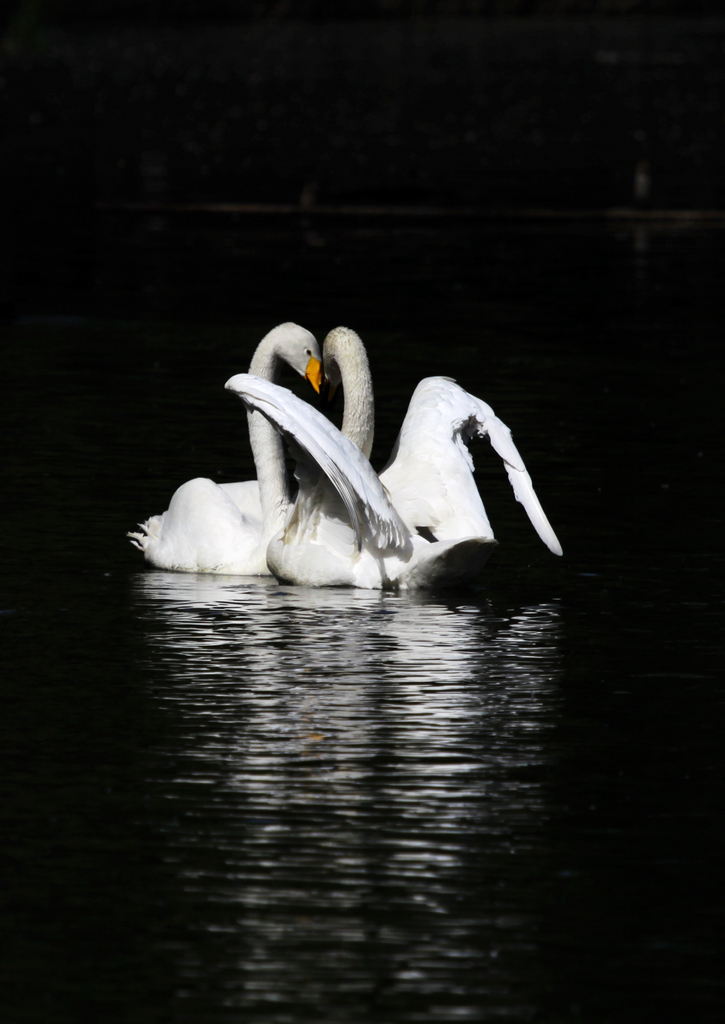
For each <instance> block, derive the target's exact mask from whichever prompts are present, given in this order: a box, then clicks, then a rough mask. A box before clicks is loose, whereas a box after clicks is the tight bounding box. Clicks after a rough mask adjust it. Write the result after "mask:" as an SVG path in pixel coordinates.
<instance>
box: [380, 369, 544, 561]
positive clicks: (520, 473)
mask: <svg viewBox="0 0 725 1024" xmlns="http://www.w3.org/2000/svg"><path fill="white" fill-rule="evenodd" d="M476 436H479V437H482V436H487V437H488V438H489V440H490V442H491V445H492V446H493V448H494V450H495V451H496V452H497V453H498V454H499V455H500V456H501V458H502V459H503V461H504V465H505V467H506V472H507V474H508V477H509V480H510V482H511V485H512V487H513V490H514V495H515V496H516V498H517V500H518V501H520V502H521V504H522V505H523V506H524V509H525V510H526V513H527V515H528V516H529V519H530V520H531V522H532V524H533V526H534V529H535V530H536V532H537V533H538V534H539V536H540V537H541V539H542V540H543V542H544V543H545V544H546V546H547V547H548V548H549V549H550V550H551V551H553V552H554V554H557V555H560V554H561V553H562V550H561V545H560V544H559V541H558V540H557V537H556V534H555V533H554V531H553V529H552V528H551V525H550V523H549V520H548V519H547V518H546V515H545V513H544V510H543V509H542V507H541V503H540V502H539V499H538V498H537V497H536V493H535V491H534V488H533V485H532V483H531V477H530V476H529V474H528V473H527V471H526V467H525V465H524V462H523V459H522V458H521V455H520V454H519V452H518V449H517V448H516V445H515V444H514V442H513V440H512V438H511V431H510V430H509V428H508V427H507V426H506V424H505V423H503V422H502V421H501V420H500V419H499V418H498V417H497V416H496V414H495V413H494V411H493V409H492V408H491V407H490V406H489V405H487V403H486V402H483V401H481V399H479V398H476V397H475V396H474V395H470V394H469V393H468V392H467V391H464V390H463V388H461V387H459V385H458V384H456V383H455V381H453V380H451V379H450V378H448V377H426V378H425V379H424V380H422V381H421V382H420V383H419V384H418V386H417V388H416V389H415V391H414V393H413V397H412V398H411V400H410V405H409V406H408V412H407V414H406V417H405V420H404V421H403V425H402V427H401V430H400V434H399V436H398V439H397V441H396V443H395V447H394V449H393V454H392V455H391V458H390V462H389V463H388V465H387V466H386V467H385V469H384V470H383V472H382V473H381V474H380V477H381V479H382V481H383V483H384V484H385V486H386V487H387V489H388V491H389V492H390V496H391V500H392V501H393V503H394V504H395V507H396V508H397V509H398V510H399V511H400V512H401V514H402V516H403V518H404V519H405V520H406V521H407V522H408V523H409V524H411V525H415V526H417V527H421V526H427V527H430V529H431V530H432V532H433V533H434V534H435V535H436V536H437V537H439V538H441V539H442V538H452V537H462V536H467V535H479V536H484V537H492V536H493V534H492V532H491V528H490V526H489V523H488V518H487V516H486V512H485V509H484V507H483V503H482V501H481V498H480V495H479V493H478V489H477V487H476V485H475V481H474V479H473V476H472V471H473V460H472V459H471V456H470V453H469V451H468V448H467V443H468V441H470V440H471V438H473V437H476Z"/></svg>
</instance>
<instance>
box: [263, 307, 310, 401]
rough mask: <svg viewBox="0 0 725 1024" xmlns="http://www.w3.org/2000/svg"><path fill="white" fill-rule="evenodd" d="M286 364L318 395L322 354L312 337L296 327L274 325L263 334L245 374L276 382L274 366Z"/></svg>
mask: <svg viewBox="0 0 725 1024" xmlns="http://www.w3.org/2000/svg"><path fill="white" fill-rule="evenodd" d="M279 362H284V363H287V365H288V366H291V367H292V369H293V370H295V371H296V372H297V373H299V375H300V376H301V377H304V378H305V380H308V381H309V382H310V384H311V385H312V387H313V388H314V389H315V391H317V393H318V394H319V392H320V389H321V387H322V382H323V374H322V354H321V353H320V346H319V345H318V344H317V339H316V338H315V336H314V334H310V332H309V331H307V330H305V328H304V327H300V325H299V324H293V323H285V324H278V325H277V326H276V327H274V328H273V329H272V330H271V331H270V332H269V334H266V335H265V336H264V338H262V340H261V341H260V343H259V345H258V346H257V350H256V352H255V353H254V357H253V359H252V364H251V366H250V367H249V372H250V373H253V374H255V375H256V376H258V377H265V378H266V379H267V380H273V381H274V380H276V379H277V376H278V374H277V372H276V370H275V369H274V366H269V369H268V368H267V364H268V363H272V364H274V365H276V364H278V363H279Z"/></svg>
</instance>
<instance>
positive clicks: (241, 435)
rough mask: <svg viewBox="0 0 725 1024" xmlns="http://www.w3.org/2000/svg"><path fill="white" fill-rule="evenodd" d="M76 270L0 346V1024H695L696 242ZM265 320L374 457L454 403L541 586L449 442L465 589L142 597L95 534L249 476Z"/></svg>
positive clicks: (706, 979)
mask: <svg viewBox="0 0 725 1024" xmlns="http://www.w3.org/2000/svg"><path fill="white" fill-rule="evenodd" d="M89 244H90V243H89ZM93 245H94V246H95V248H94V250H93V256H94V260H95V264H96V268H97V278H96V282H95V284H94V285H92V286H91V285H88V287H85V288H81V289H79V290H77V291H75V292H70V291H69V290H68V289H67V288H58V289H55V288H54V287H53V280H52V274H51V273H50V272H48V273H46V272H45V271H43V269H42V267H41V268H40V269H39V270H38V278H37V280H38V281H39V282H40V284H38V285H37V286H36V287H34V288H30V287H27V289H26V292H25V293H24V297H23V301H22V304H21V305H22V307H23V308H21V309H20V310H19V313H21V314H22V317H21V318H20V319H19V320H17V321H16V322H15V323H13V324H11V325H9V326H8V327H6V329H5V332H4V333H5V341H4V350H3V353H4V354H3V357H2V359H3V364H2V365H3V377H4V381H5V385H6V401H5V402H4V404H3V409H2V413H1V414H0V415H2V424H3V434H4V437H5V478H6V492H5V500H4V503H3V529H2V537H3V539H2V543H3V565H4V572H3V578H2V584H1V588H2V591H1V592H2V616H1V617H0V628H2V630H3V633H4V638H3V652H4V654H3V660H4V663H5V669H4V672H3V683H2V687H3V696H4V707H5V713H4V714H3V716H2V725H0V730H1V741H0V749H1V750H2V751H3V771H2V773H1V774H0V778H2V791H3V792H2V800H1V801H0V807H2V811H1V812H0V814H1V815H2V829H1V832H2V836H3V841H2V859H3V878H4V880H5V882H6V890H5V897H4V902H3V904H2V907H3V909H2V911H1V916H0V920H1V921H2V929H3V932H4V933H5V934H6V935H7V936H9V937H10V939H11V942H10V943H9V946H8V951H7V953H6V955H5V959H4V965H3V968H2V970H3V972H4V974H5V984H4V988H5V989H6V991H7V992H8V998H7V1000H6V1004H7V1008H8V1009H7V1013H8V1017H7V1019H9V1020H10V1021H12V1022H13V1024H15V1022H26V1021H27V1022H30V1021H33V1022H35V1021H38V1020H43V1021H49V1022H51V1021H58V1022H60V1021H74V1020H77V1019H79V1018H80V1017H81V1015H84V1016H88V1015H89V1014H91V1015H92V1016H94V1017H95V1019H99V1020H104V1021H109V1022H111V1021H134V1022H138V1021H167V1020H168V1021H174V1020H179V1021H190V1022H191V1021H193V1022H200V1024H201V1022H203V1024H215V1022H227V1021H242V1020H245V1021H246V1020H253V1021H260V1022H261V1021H264V1022H265V1024H266V1022H270V1024H272V1022H274V1024H278V1022H279V1024H282V1022H288V1021H292V1022H297V1021H304V1020H310V1021H339V1020H341V1019H345V1020H354V1021H361V1022H368V1021H381V1022H386V1024H398V1022H400V1024H403V1022H413V1021H455V1020H462V1019H463V1020H466V1019H467V1020H476V1021H478V1020H499V1019H509V1020H547V1021H560V1020H569V1019H573V1020H586V1021H587V1022H596V1024H599V1022H602V1024H604V1022H607V1024H608V1022H610V1021H614V1020H616V1021H617V1022H632V1024H634V1022H637V1024H639V1022H640V1021H641V1020H642V1019H644V1018H645V1017H650V1016H652V1017H653V1018H657V1017H660V1016H662V1015H663V1014H665V1013H667V1012H669V1013H670V1014H671V1013H672V1012H673V1011H675V1012H676V1013H678V1014H679V1015H680V1016H681V1017H682V1018H683V1019H687V1020H693V1021H694V1020H697V1021H712V1022H714V1021H716V1020H718V1021H719V1020H720V1019H721V1015H722V1009H723V999H722V995H723V993H722V981H721V965H720V963H719V961H718V959H717V948H718V940H719V938H720V936H721V930H722V913H723V904H722V898H721V896H720V894H719V893H720V886H719V884H718V882H719V875H720V870H721V869H720V864H721V855H722V852H723V851H722V842H721V837H720V831H721V830H720V828H719V801H718V796H719V794H720V791H721V785H722V771H723V756H722V742H721V736H722V726H723V721H722V718H723V690H722V675H721V672H722V657H721V652H722V641H721V637H722V625H723V622H722V619H723V614H722V612H723V587H722V579H723V556H722V542H721V531H722V511H721V510H722V503H721V501H720V500H718V499H719V498H721V495H722V484H721V480H720V478H719V474H720V473H721V466H722V432H721V430H720V429H719V423H718V418H719V413H718V409H719V407H720V396H721V394H722V384H723V371H722V359H721V355H720V333H721V313H722V309H721V299H720V298H719V295H720V288H719V282H718V280H717V268H718V266H719V265H720V264H719V262H718V261H719V254H720V251H721V248H722V240H721V236H720V234H719V232H716V231H694V230H677V231H673V230H671V229H663V230H661V231H649V232H643V230H639V231H638V232H630V231H628V230H627V231H621V232H619V231H614V230H611V229H599V228H596V229H595V228H583V227H577V228H573V227H572V228H569V229H566V230H564V229H557V228H552V229H549V230H544V229H540V228H536V227H533V226H530V227H526V226H520V227H518V228H512V227H509V228H504V227H498V228H496V229H493V228H481V227H479V228H476V229H473V228H460V229H457V230H455V231H453V230H451V231H446V232H441V231H432V230H430V229H427V228H425V227H424V226H421V225H419V226H416V227H411V228H405V229H404V228H396V229H395V230H386V231H383V230H382V229H381V228H380V227H379V226H378V227H376V228H365V229H362V228H360V227H357V228H355V229H354V230H352V229H350V228H343V226H342V225H335V226H328V227H324V226H322V227H320V226H319V225H313V226H309V225H308V226H305V227H303V228H302V229H300V228H299V227H298V226H296V225H286V226H281V227H280V226H277V227H274V229H272V228H270V227H269V226H266V227H258V228H255V229H252V228H250V227H249V226H248V225H242V224H239V223H236V224H234V223H227V222H225V223H223V224H222V223H219V224H217V223H216V222H213V221H203V222H202V221H187V222H183V221H182V222H176V221H168V222H166V223H163V222H161V223H144V222H141V221H134V222H122V221H117V220H114V219H112V218H109V219H107V220H103V221H99V222H98V223H97V225H96V234H95V236H94V241H93ZM124 268H125V269H124ZM284 319H295V320H298V321H300V322H301V323H303V324H305V326H308V327H309V328H310V329H312V330H313V331H314V332H315V333H316V334H317V335H318V337H320V338H322V337H323V336H324V333H325V332H326V331H327V330H328V329H329V328H331V327H332V326H334V325H335V324H337V323H341V322H342V323H348V324H349V325H350V326H353V327H355V328H356V329H358V330H359V331H360V333H361V334H362V336H363V338H364V339H365V341H366V343H367V344H368V347H369V351H370V357H371V363H372V368H373V373H374V378H375V382H376V397H377V436H376V443H375V449H374V456H373V461H374V462H375V464H376V465H377V466H378V467H380V466H382V464H383V463H384V461H385V459H386V457H387V453H388V452H389V450H390V447H391V445H392V443H393V440H394V437H395V433H396V430H397V426H398V424H399V423H400V420H401V418H402V415H403V413H404V410H405V406H406V404H407V400H408V396H409V395H410V393H411V392H412V389H413V387H414V385H415V383H416V382H417V380H418V379H419V378H420V377H421V376H423V375H425V374H428V373H430V372H442V373H448V374H450V375H451V376H454V377H456V378H457V379H458V380H459V382H460V383H461V384H463V385H464V386H466V387H468V388H469V389H470V390H471V391H473V392H474V393H476V394H478V395H480V396H481V397H483V398H485V399H486V400H487V401H488V402H490V404H492V405H493V407H494V409H495V410H496V411H497V413H498V414H499V415H500V416H501V418H502V419H503V420H504V421H505V422H506V423H508V425H509V426H510V427H512V429H513V430H514V436H515V439H516V441H517V444H518V446H519V448H520V450H521V452H522V454H523V456H524V458H525V460H526V462H527V465H528V467H529V469H530V471H531V474H532V476H533V478H534V483H535V486H536V487H537V491H538V494H539V496H540V498H541V500H542V504H543V505H544V508H545V509H546V511H547V513H548V514H549V516H550V518H551V521H552V524H553V525H554V528H555V529H556V531H557V533H558V535H559V537H560V539H561V541H562V544H563V547H564V552H565V557H564V558H563V559H561V560H559V559H556V558H554V556H552V555H551V554H550V553H549V552H548V551H547V550H546V549H545V548H544V547H543V546H542V545H541V543H540V542H539V540H538V538H537V537H536V535H535V534H534V532H533V530H532V529H531V527H530V525H529V524H528V521H527V519H526V517H525V514H524V513H523V511H522V509H521V508H520V507H519V506H517V505H516V503H515V502H514V500H513V497H512V494H511V492H510V489H509V487H508V483H507V480H506V477H505V473H504V471H503V468H502V467H501V466H500V465H499V464H497V460H496V458H495V457H494V455H493V453H492V452H491V451H490V449H488V447H487V446H486V445H483V444H482V445H479V446H478V447H476V449H475V452H474V454H475V457H476V463H477V467H478V468H477V475H478V479H479V483H480V486H481V488H482V491H483V493H484V498H485V502H486V507H487V510H488V512H489V515H490V518H491V522H492V525H493V528H494V531H495V532H496V535H497V537H498V539H499V541H500V545H499V548H498V549H497V551H496V552H495V554H494V556H493V557H492V559H491V560H490V562H489V563H488V565H487V566H486V568H485V570H484V572H483V574H482V575H481V577H480V579H478V580H477V581H476V582H475V584H474V585H472V586H470V587H466V588H461V589H455V590H451V591H441V592H439V593H434V594H400V595H398V594H390V593H385V594H380V593H371V592H357V591H345V590H329V591H311V590H306V589H304V588H290V587H279V586H277V585H276V584H275V583H274V582H272V581H254V580H247V579H242V578H235V577H228V578H220V577H209V576H201V575H185V574H169V573H158V572H147V571H144V570H143V567H142V564H141V562H140V556H139V553H138V552H135V551H133V549H132V548H131V547H130V545H128V544H127V542H126V539H125V537H124V533H125V531H126V530H127V529H131V528H133V527H134V524H135V523H136V522H137V521H138V520H139V519H142V518H145V517H146V516H147V515H149V514H151V513H154V512H160V511H162V510H163V508H165V507H166V504H167V503H168V499H169V497H170V495H171V493H172V492H173V489H174V488H175V487H176V486H177V485H178V484H179V483H180V482H182V481H183V480H185V479H188V478H190V477H192V476H195V475H199V474H204V475H209V476H211V477H212V478H214V479H220V480H221V479H235V478H244V477H245V476H250V475H251V474H252V472H253V469H252V465H251V461H250V457H249V452H248V450H247V448H246V443H245V425H244V417H243V414H242V409H241V406H240V403H238V402H235V400H234V397H233V396H231V395H229V394H228V393H225V392H224V390H223V383H224V381H225V380H226V379H227V377H228V376H230V375H231V373H233V372H237V371H239V370H243V369H244V368H245V366H246V364H247V363H248V359H249V355H250V353H251V350H252V349H253V347H254V344H256V341H257V340H258V339H259V337H261V335H262V334H263V333H264V332H265V331H266V330H267V329H269V327H271V326H272V325H273V324H274V323H276V322H279V321H280V320H284ZM287 383H291V384H292V385H293V386H295V387H299V385H297V383H296V382H293V381H287ZM300 393H303V394H304V392H302V391H301V392H300ZM337 414H338V415H339V410H338V413H337Z"/></svg>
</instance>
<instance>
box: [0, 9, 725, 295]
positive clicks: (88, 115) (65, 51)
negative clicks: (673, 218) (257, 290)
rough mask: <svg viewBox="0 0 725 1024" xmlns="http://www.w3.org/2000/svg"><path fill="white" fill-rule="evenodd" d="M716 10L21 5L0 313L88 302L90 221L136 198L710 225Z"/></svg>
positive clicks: (717, 187)
mask: <svg viewBox="0 0 725 1024" xmlns="http://www.w3.org/2000/svg"><path fill="white" fill-rule="evenodd" d="M719 8H720V5H719V4H717V3H714V2H708V0H700V2H697V3H685V2H675V0H670V2H667V3H665V2H661V3H658V2H656V0H651V2H636V0H630V2H626V0H607V2H590V3H585V2H554V0H551V2H543V0H541V2H538V3H533V2H515V0H510V2H493V0H490V2H484V0H480V2H475V0H471V2H463V0H461V2H448V3H445V2H443V0H437V2H434V0H428V2H415V0H407V2H403V0H401V2H395V0H365V2H363V0H357V2H352V3H346V4H344V5H341V4H333V3H325V2H314V0H286V2H283V0H278V2H275V3H271V2H270V3H254V2H249V3H244V2H236V3H233V2H226V3H225V2H210V3H203V4H202V3H198V2H187V3H184V2H179V3H176V2H174V3H171V2H166V3H162V2H157V3H138V2H137V3H134V2H130V0H128V2H122V0H116V2H110V0H109V2H107V3H72V2H69V0H66V2H62V0H58V2H56V3H52V2H47V3H44V2H42V0H35V2H32V0H25V2H23V3H20V4H19V5H16V8H15V11H14V12H12V10H11V11H10V12H9V13H8V14H6V17H5V28H4V47H3V49H2V51H1V52H0V117H1V120H2V124H3V126H4V128H3V135H4V142H3V146H2V155H1V156H0V185H1V189H0V191H1V193H2V197H3V198H2V200H1V201H0V202H1V203H2V206H1V207H0V213H1V214H2V222H3V231H2V239H3V241H2V245H1V246H0V252H2V263H1V264H0V266H1V267H2V271H1V272H0V281H2V288H1V292H2V301H3V304H4V308H5V309H6V310H10V311H11V312H12V311H13V310H17V308H18V304H20V308H23V304H24V303H25V304H27V302H29V301H30V302H32V301H34V299H33V296H37V294H38V289H40V290H41V291H42V290H43V289H44V288H46V287H48V286H49V285H50V284H51V282H53V283H55V284H60V285H61V286H63V287H65V286H67V287H70V288H73V289H76V290H80V291H81V292H84V291H87V289H88V288H89V287H91V286H92V267H91V266H89V263H92V262H93V260H94V256H93V255H92V254H93V251H94V241H93V238H94V234H93V233H94V230H95V227H94V225H95V223H96V222H95V221H94V217H95V215H96V213H97V212H98V210H99V207H104V208H108V207H109V206H110V207H111V208H115V207H118V206H119V205H123V204H128V203H142V204H146V205H148V204H151V205H156V206H159V205H168V204H181V203H185V204H189V203H192V204H208V203H217V204H218V203H231V204H241V206H242V208H243V209H244V210H245V211H246V212H249V210H250V209H251V210H254V209H257V211H258V209H259V205H260V204H272V206H273V207H274V208H276V209H279V207H280V206H286V207H291V208H292V211H293V212H295V211H296V210H297V209H298V208H300V207H301V208H303V209H304V210H305V211H307V212H308V213H309V212H314V211H315V210H317V211H318V213H319V215H320V216H324V215H326V214H327V215H331V214H332V212H334V211H335V210H337V211H339V208H340V207H341V206H342V207H345V208H346V209H347V208H348V207H350V206H352V207H353V208H355V209H359V208H360V207H361V206H362V207H366V208H369V207H370V206H374V207H383V208H384V209H385V210H386V211H387V212H388V213H389V212H390V210H391V208H395V209H397V210H398V212H399V213H407V214H408V215H410V214H411V213H412V212H413V211H415V210H420V208H425V211H426V212H427V214H428V215H429V216H430V215H432V211H435V212H436V213H437V214H438V215H440V214H441V213H445V212H446V211H448V212H451V211H457V212H458V214H459V215H461V216H467V217H469V218H470V217H472V216H479V217H480V216H488V217H490V216H498V217H502V216H503V217H505V216H521V215H531V213H532V212H533V214H534V215H537V216H549V217H551V216H562V215H563V214H566V215H571V214H572V212H574V213H575V214H577V215H578V216H581V215H582V214H586V215H587V216H590V217H591V216H593V215H594V216H601V215H602V214H603V212H606V213H607V215H611V214H612V211H614V213H615V215H620V216H621V215H622V214H623V212H626V211H631V210H632V209H636V210H638V212H639V213H640V214H643V215H644V214H648V215H651V212H652V211H653V210H655V211H662V210H666V211H670V212H673V211H680V212H682V211H698V215H699V216H701V217H702V216H703V211H705V213H704V215H705V216H712V211H715V210H718V209H721V208H722V207H723V205H725V204H724V202H723V189H724V186H723V182H724V181H725V175H724V174H723V167H724V165H725V154H724V153H723V132H722V116H723V115H722V96H723V78H724V76H725V60H724V59H723V56H724V50H725V19H722V18H718V17H716V15H718V14H719V13H720V11H719ZM341 9H343V10H344V14H343V15H341V14H340V10H341ZM401 208H402V210H401ZM49 254H50V256H49ZM53 275H55V277H54V278H53Z"/></svg>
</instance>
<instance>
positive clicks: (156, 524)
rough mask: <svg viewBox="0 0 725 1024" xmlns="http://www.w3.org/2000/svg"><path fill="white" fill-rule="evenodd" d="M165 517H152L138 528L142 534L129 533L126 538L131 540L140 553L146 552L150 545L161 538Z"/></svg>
mask: <svg viewBox="0 0 725 1024" xmlns="http://www.w3.org/2000/svg"><path fill="white" fill-rule="evenodd" d="M163 518H164V517H163V515H161V516H151V518H150V519H147V520H146V522H145V523H139V524H138V528H139V530H140V531H141V532H140V533H132V532H130V531H129V532H128V533H127V534H126V536H127V537H128V538H129V540H130V541H131V543H132V544H133V546H134V547H135V548H138V550H139V551H143V552H146V550H147V549H148V546H149V544H151V543H153V542H154V541H157V540H159V538H160V537H161V526H162V522H163Z"/></svg>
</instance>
